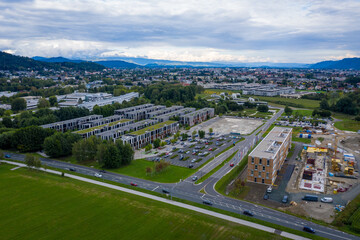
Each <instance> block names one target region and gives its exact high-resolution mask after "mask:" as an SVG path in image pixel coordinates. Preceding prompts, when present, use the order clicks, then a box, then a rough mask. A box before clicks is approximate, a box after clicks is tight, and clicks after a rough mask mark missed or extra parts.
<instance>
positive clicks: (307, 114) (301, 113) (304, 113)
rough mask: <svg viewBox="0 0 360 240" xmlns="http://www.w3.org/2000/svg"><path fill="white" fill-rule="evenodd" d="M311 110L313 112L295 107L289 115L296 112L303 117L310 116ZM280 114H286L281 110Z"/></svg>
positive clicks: (293, 114)
mask: <svg viewBox="0 0 360 240" xmlns="http://www.w3.org/2000/svg"><path fill="white" fill-rule="evenodd" d="M312 112H313V110H309V109H297V110H293V111H292V114H291V115H292V116H295V115H296V114H298V115H301V116H303V117H312ZM281 116H286V113H285V112H283V114H281Z"/></svg>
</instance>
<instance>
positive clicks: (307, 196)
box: [302, 194, 319, 202]
mask: <svg viewBox="0 0 360 240" xmlns="http://www.w3.org/2000/svg"><path fill="white" fill-rule="evenodd" d="M302 200H305V201H312V202H317V201H319V198H318V196H314V195H308V194H306V195H305V196H304V197H303V199H302Z"/></svg>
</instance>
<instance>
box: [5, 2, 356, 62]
mask: <svg viewBox="0 0 360 240" xmlns="http://www.w3.org/2000/svg"><path fill="white" fill-rule="evenodd" d="M0 50H4V51H7V52H9V53H14V54H17V55H25V56H29V57H32V56H44V57H55V56H64V57H68V58H82V59H100V58H104V57H112V56H128V57H147V58H155V59H167V60H180V61H234V62H297V63H312V62H318V61H322V60H334V59H342V58H344V57H356V56H360V1H359V0H341V1H339V0H324V1H321V0H309V1H305V0H262V1H260V0H217V1H214V0H194V1H190V0H189V1H188V0H181V1H179V0H164V1H155V0H0Z"/></svg>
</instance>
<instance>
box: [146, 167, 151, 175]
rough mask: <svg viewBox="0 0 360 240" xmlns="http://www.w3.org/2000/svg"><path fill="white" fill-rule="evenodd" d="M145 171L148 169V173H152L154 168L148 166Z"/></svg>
mask: <svg viewBox="0 0 360 240" xmlns="http://www.w3.org/2000/svg"><path fill="white" fill-rule="evenodd" d="M145 171H146V175H150V174H151V173H152V168H151V167H146V169H145Z"/></svg>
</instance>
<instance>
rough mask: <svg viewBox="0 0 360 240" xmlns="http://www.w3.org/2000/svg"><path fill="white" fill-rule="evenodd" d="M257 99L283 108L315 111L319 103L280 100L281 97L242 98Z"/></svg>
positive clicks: (289, 99) (288, 99)
mask: <svg viewBox="0 0 360 240" xmlns="http://www.w3.org/2000/svg"><path fill="white" fill-rule="evenodd" d="M243 97H252V98H254V99H259V100H260V101H266V102H269V103H275V104H277V105H282V106H285V105H286V104H288V105H289V106H290V107H299V108H309V109H315V108H318V107H319V106H320V101H317V100H310V99H294V98H282V97H263V96H245V95H244V96H243Z"/></svg>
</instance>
